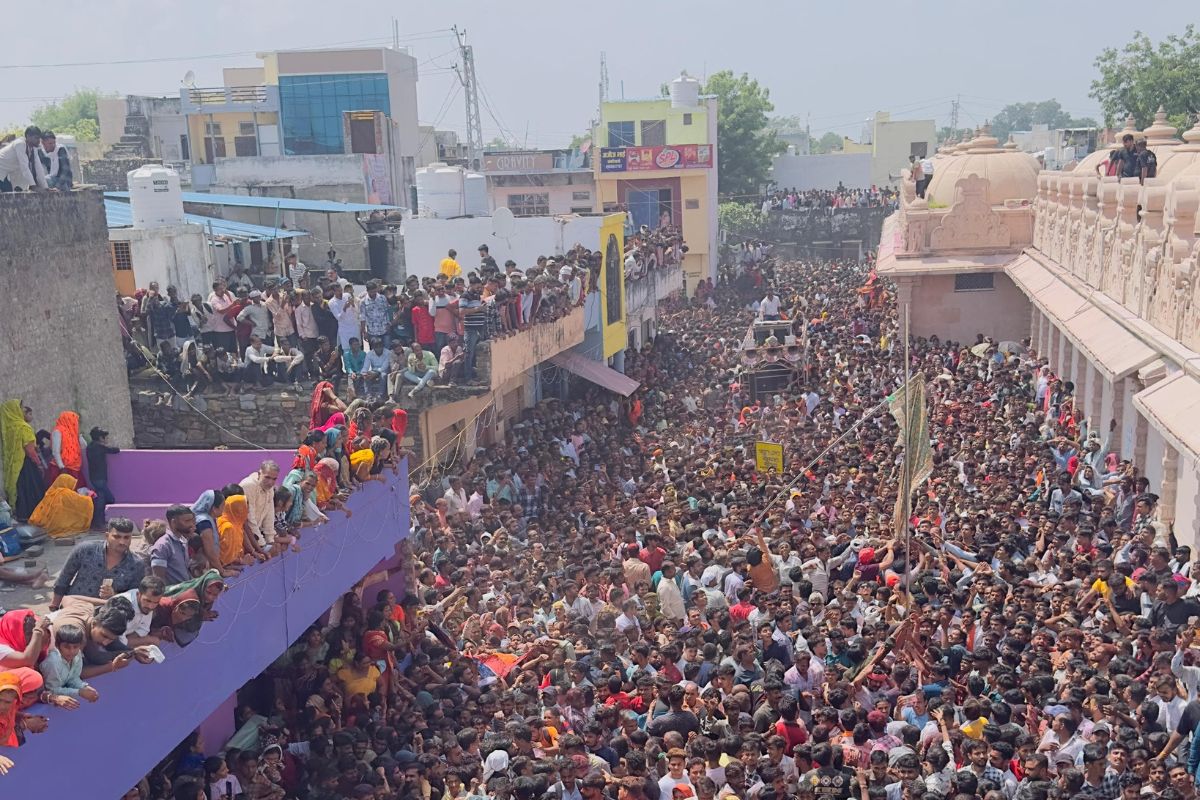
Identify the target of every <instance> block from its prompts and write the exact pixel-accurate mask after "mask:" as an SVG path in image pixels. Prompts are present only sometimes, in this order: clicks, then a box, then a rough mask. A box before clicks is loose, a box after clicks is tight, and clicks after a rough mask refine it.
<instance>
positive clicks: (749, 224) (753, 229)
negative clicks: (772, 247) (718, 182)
mask: <svg viewBox="0 0 1200 800" xmlns="http://www.w3.org/2000/svg"><path fill="white" fill-rule="evenodd" d="M765 224H766V215H764V214H763V212H762V209H761V207H760V205H759V204H758V203H721V204H720V205H718V206H717V227H718V229H719V230H720V231H721V235H722V236H723V237H724V239H725V240H726V241H731V242H733V241H742V240H745V239H761V238H762V237H763V226H764V225H765Z"/></svg>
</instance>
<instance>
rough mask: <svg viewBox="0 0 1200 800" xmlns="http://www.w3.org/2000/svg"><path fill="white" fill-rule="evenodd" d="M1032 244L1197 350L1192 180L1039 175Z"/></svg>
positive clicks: (1198, 191)
mask: <svg viewBox="0 0 1200 800" xmlns="http://www.w3.org/2000/svg"><path fill="white" fill-rule="evenodd" d="M1033 208H1034V214H1035V217H1036V218H1035V222H1034V226H1033V246H1034V247H1036V248H1037V249H1038V250H1040V251H1041V252H1042V253H1044V254H1045V255H1046V256H1048V257H1049V258H1051V259H1053V260H1054V261H1056V262H1058V263H1059V264H1060V265H1061V266H1062V267H1063V268H1064V269H1065V270H1067V271H1069V272H1070V273H1071V274H1072V275H1074V276H1075V277H1076V278H1078V279H1079V280H1080V281H1081V282H1082V283H1085V284H1087V285H1088V286H1091V287H1092V288H1093V289H1097V290H1099V291H1101V292H1103V293H1104V294H1105V295H1107V296H1108V297H1110V298H1111V299H1113V300H1115V301H1116V302H1118V303H1120V304H1121V305H1122V306H1124V307H1125V308H1126V309H1127V310H1128V311H1130V312H1131V313H1133V314H1136V315H1137V316H1139V317H1141V318H1142V319H1144V320H1146V321H1147V322H1149V323H1150V324H1151V325H1153V326H1154V327H1155V328H1157V329H1158V330H1159V331H1161V332H1162V333H1164V334H1166V335H1168V336H1170V337H1171V338H1173V339H1175V340H1176V341H1178V342H1180V343H1181V344H1183V345H1184V346H1186V347H1188V348H1190V349H1193V350H1196V349H1200V280H1197V275H1198V274H1200V235H1198V232H1197V215H1198V211H1200V176H1195V177H1193V176H1191V175H1190V174H1189V175H1185V176H1182V177H1177V178H1175V179H1174V180H1172V181H1169V182H1168V181H1163V180H1160V179H1157V178H1148V179H1147V180H1146V182H1145V185H1142V184H1141V183H1139V181H1138V180H1137V179H1136V178H1124V179H1121V178H1115V177H1103V178H1102V177H1098V176H1094V175H1086V174H1085V175H1078V174H1072V173H1057V172H1046V173H1042V174H1041V175H1040V176H1039V177H1038V194H1037V198H1036V199H1035V200H1034V204H1033Z"/></svg>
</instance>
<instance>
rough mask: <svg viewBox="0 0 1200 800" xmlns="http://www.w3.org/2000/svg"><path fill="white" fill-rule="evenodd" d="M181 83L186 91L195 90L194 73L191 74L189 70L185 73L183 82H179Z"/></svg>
mask: <svg viewBox="0 0 1200 800" xmlns="http://www.w3.org/2000/svg"><path fill="white" fill-rule="evenodd" d="M181 83H182V84H183V85H184V86H186V87H187V88H188V89H195V88H196V73H195V72H192V71H191V70H190V69H189V70H188V71H187V72H186V73H184V75H183V80H182V81H181Z"/></svg>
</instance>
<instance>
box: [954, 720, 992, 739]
mask: <svg viewBox="0 0 1200 800" xmlns="http://www.w3.org/2000/svg"><path fill="white" fill-rule="evenodd" d="M987 722H988V721H987V717H980V718H979V719H975V720H971V721H970V722H968V723H967V724H966V725H959V726H958V729H959V730H960V731H962V734H963V736H966V737H967V738H969V739H982V738H983V726H984V725H987Z"/></svg>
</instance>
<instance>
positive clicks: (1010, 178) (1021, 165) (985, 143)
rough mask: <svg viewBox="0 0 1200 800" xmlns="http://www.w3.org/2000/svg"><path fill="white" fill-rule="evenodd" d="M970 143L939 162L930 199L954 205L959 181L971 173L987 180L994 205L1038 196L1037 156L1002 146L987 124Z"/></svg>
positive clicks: (926, 192)
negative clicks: (955, 189) (956, 186)
mask: <svg viewBox="0 0 1200 800" xmlns="http://www.w3.org/2000/svg"><path fill="white" fill-rule="evenodd" d="M966 144H967V146H966V147H965V149H957V150H956V151H955V152H954V153H953V154H950V155H948V156H947V157H946V158H944V159H942V160H941V161H940V162H939V163H938V166H937V169H935V170H934V171H933V180H931V181H930V182H929V187H928V188H927V189H926V191H925V196H926V198H928V199H932V200H935V201H937V202H938V203H941V204H945V205H947V206H949V205H951V204H953V202H954V188H955V184H957V183H958V181H959V179H961V178H966V177H968V176H970V175H978V176H979V177H980V178H983V179H985V180H987V182H988V190H987V200H988V203H989V204H990V205H993V206H999V205H1004V203H1005V201H1007V200H1033V198H1034V196H1035V195H1037V176H1038V171H1039V167H1038V162H1037V159H1036V158H1034V157H1033V156H1031V155H1029V154H1028V153H1022V152H1020V151H1018V150H1012V149H1007V150H1006V149H1004V148H1002V147H999V144H1000V143H999V141H998V140H997V139H996V138H995V137H993V136H992V135H991V133H990V132H989V131H988V130H987V128H986V126H985V128H984V130H983V131H982V132H981V133H980V135H979V136H976V137H975V138H974V139H972V140H971V141H970V142H968V143H966Z"/></svg>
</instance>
